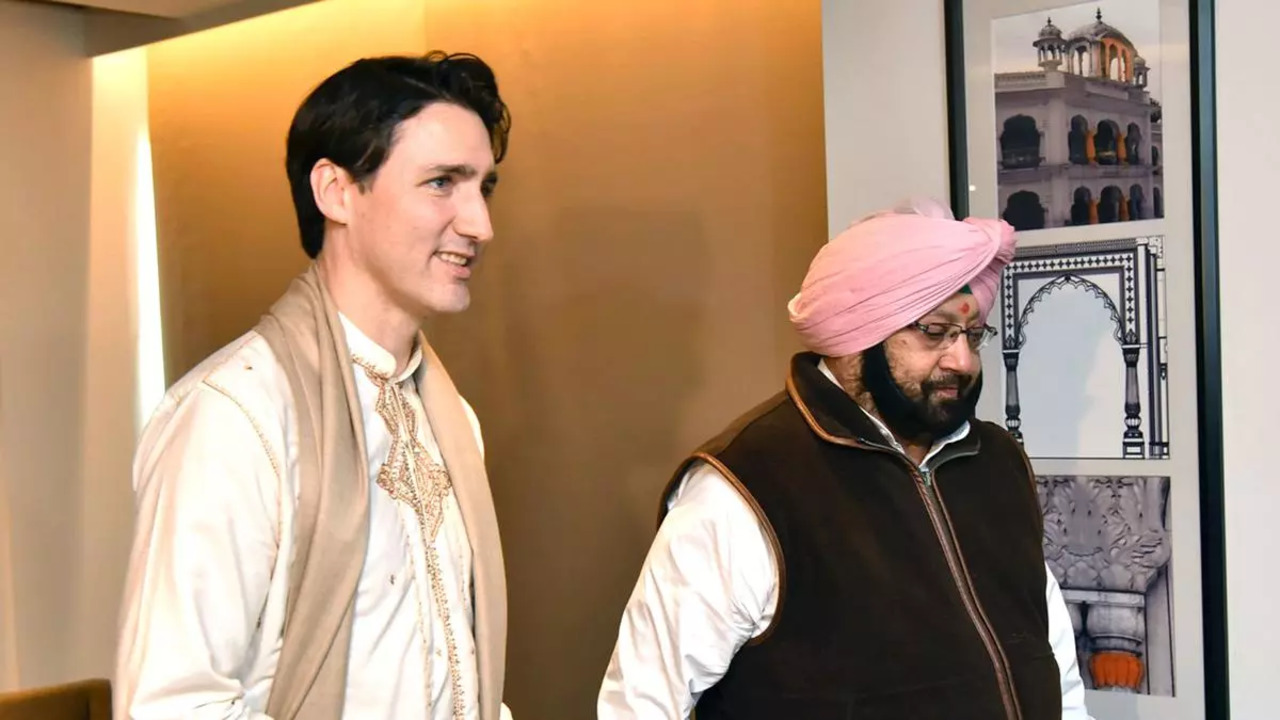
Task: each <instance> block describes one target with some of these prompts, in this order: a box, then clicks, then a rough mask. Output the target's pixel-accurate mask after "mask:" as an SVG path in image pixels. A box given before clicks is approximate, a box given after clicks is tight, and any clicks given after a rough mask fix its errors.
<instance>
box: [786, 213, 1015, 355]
mask: <svg viewBox="0 0 1280 720" xmlns="http://www.w3.org/2000/svg"><path fill="white" fill-rule="evenodd" d="M939 208H941V209H940V210H939ZM898 213H910V214H898ZM1014 244H1015V241H1014V237H1013V228H1012V227H1011V226H1010V225H1009V224H1008V223H1006V222H1004V221H1003V220H984V219H977V218H969V219H967V220H964V221H957V220H954V219H951V217H950V211H949V210H947V209H946V208H945V207H941V206H938V205H937V203H932V205H931V206H930V207H925V208H921V207H919V206H917V205H915V204H914V203H913V204H911V205H909V206H899V207H898V208H895V210H894V211H892V212H888V213H877V214H875V215H872V216H870V217H868V218H865V219H863V220H859V221H858V222H856V223H854V224H853V225H851V226H849V228H848V229H846V230H845V231H844V232H842V233H840V234H839V235H837V236H836V237H835V239H833V240H832V241H831V242H829V243H827V244H826V246H824V247H823V248H822V249H821V250H820V251H818V254H817V256H815V257H814V259H813V262H812V263H811V264H810V265H809V272H808V274H807V275H806V276H805V278H804V284H803V285H802V286H801V288H800V292H799V293H798V294H797V295H796V296H795V297H794V298H792V299H791V302H789V303H788V304H787V310H788V311H789V313H790V315H791V324H792V325H793V326H794V327H795V329H796V331H797V332H798V333H799V334H800V339H801V340H802V341H803V343H804V345H805V346H806V347H807V348H809V350H811V351H813V352H816V353H819V354H822V355H826V356H829V357H840V356H843V355H852V354H854V353H858V352H862V351H863V350H866V349H867V348H869V347H872V346H874V345H876V344H877V343H879V342H881V341H883V340H884V339H885V338H887V337H889V336H890V335H892V334H893V333H895V332H897V331H899V330H901V329H902V328H904V327H906V326H908V325H910V324H911V323H913V322H915V321H917V320H919V319H920V318H921V317H923V316H924V315H926V314H928V313H929V312H930V311H931V310H933V309H934V308H936V307H938V306H939V305H941V304H942V303H943V302H945V301H946V300H947V299H948V298H950V297H951V296H952V295H954V294H955V293H957V292H959V291H960V290H961V289H962V288H964V286H965V285H968V286H969V289H970V290H971V291H972V292H973V297H974V301H975V302H977V304H978V311H979V313H980V314H981V317H983V318H986V316H987V315H988V313H990V312H991V307H992V305H994V304H995V298H996V291H997V285H998V283H999V280H1000V271H1001V269H1003V268H1004V266H1005V265H1007V264H1008V263H1009V261H1010V260H1012V259H1013V253H1014Z"/></svg>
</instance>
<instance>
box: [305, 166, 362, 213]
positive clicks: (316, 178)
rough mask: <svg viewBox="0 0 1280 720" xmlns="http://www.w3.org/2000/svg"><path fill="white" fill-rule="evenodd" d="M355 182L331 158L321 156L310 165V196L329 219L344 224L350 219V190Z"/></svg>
mask: <svg viewBox="0 0 1280 720" xmlns="http://www.w3.org/2000/svg"><path fill="white" fill-rule="evenodd" d="M355 189H357V188H356V183H355V181H354V180H352V179H351V175H350V174H349V173H348V172H347V171H346V170H344V169H342V168H341V167H339V166H338V165H336V164H335V163H334V162H333V161H332V160H329V159H327V158H322V159H321V160H319V161H318V162H316V164H315V165H313V166H312V167H311V196H312V197H313V198H314V199H315V201H316V207H317V208H319V209H320V213H321V214H322V215H324V216H325V217H326V218H328V219H329V220H330V221H332V222H335V223H338V224H339V225H346V224H347V223H348V221H349V220H350V219H351V192H350V191H352V190H355Z"/></svg>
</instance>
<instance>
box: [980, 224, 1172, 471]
mask: <svg viewBox="0 0 1280 720" xmlns="http://www.w3.org/2000/svg"><path fill="white" fill-rule="evenodd" d="M1001 295H1002V297H1001V300H1002V302H1001V320H1002V329H1003V333H1002V334H1003V340H1002V352H1003V355H1004V367H1005V380H1004V399H1005V408H1004V410H1005V420H1004V422H1005V426H1006V427H1007V428H1008V429H1009V431H1010V432H1011V433H1012V434H1013V436H1014V437H1015V438H1016V439H1018V440H1019V441H1020V442H1022V443H1023V445H1024V447H1025V448H1026V450H1027V454H1028V455H1030V456H1031V457H1036V458H1121V459H1164V458H1168V457H1169V453H1170V448H1169V417H1168V406H1169V387H1168V373H1169V358H1168V336H1167V331H1166V324H1165V317H1166V310H1165V289H1164V253H1163V238H1161V237H1139V238H1131V239H1125V240H1107V241H1100V242H1085V243H1071V244H1063V245H1046V246H1032V247H1024V248H1022V249H1020V250H1019V251H1018V254H1017V256H1016V257H1015V258H1014V261H1013V262H1012V263H1010V264H1009V265H1008V267H1006V268H1005V271H1004V275H1003V278H1002V282H1001Z"/></svg>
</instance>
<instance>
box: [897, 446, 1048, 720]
mask: <svg viewBox="0 0 1280 720" xmlns="http://www.w3.org/2000/svg"><path fill="white" fill-rule="evenodd" d="M909 465H910V466H911V474H912V477H913V478H914V479H915V481H916V483H917V488H918V489H919V490H920V497H921V499H922V500H924V506H925V510H927V511H928V513H929V519H930V521H932V523H933V531H934V533H935V534H936V535H937V536H938V543H939V544H940V545H941V546H942V554H943V556H945V557H946V559H947V567H948V568H950V570H951V577H952V579H953V580H954V581H955V583H956V589H957V590H959V591H960V599H961V600H962V601H963V602H964V607H965V610H966V611H967V612H968V613H969V619H970V620H971V621H972V622H973V626H974V628H975V629H976V630H977V631H978V637H980V638H982V644H983V645H984V646H986V649H987V656H988V657H989V658H990V659H991V666H992V669H993V670H995V674H996V685H997V686H998V687H999V688H1000V700H1001V702H1002V703H1003V704H1004V711H1005V715H1006V716H1007V717H1008V718H1009V720H1021V718H1022V711H1021V708H1020V707H1018V699H1017V696H1016V695H1015V694H1014V692H1013V682H1012V680H1011V678H1010V676H1011V673H1010V671H1009V665H1008V662H1007V660H1006V659H1005V656H1004V650H1003V649H1002V648H1001V647H1000V643H999V641H998V640H996V634H995V631H994V630H993V629H992V628H991V626H990V624H989V623H988V621H987V618H986V613H985V612H984V611H983V610H982V606H981V605H980V604H979V602H978V593H977V591H975V590H974V589H973V584H972V582H971V581H970V579H969V574H968V572H967V571H966V570H965V569H964V561H963V560H962V559H961V558H960V550H959V543H958V542H957V541H956V538H955V534H954V533H953V532H952V529H951V524H950V523H949V522H948V521H947V519H946V508H945V507H943V505H942V496H941V495H939V494H938V490H937V486H936V485H935V484H934V482H933V472H932V471H930V470H927V469H925V468H919V467H917V466H916V465H915V463H909Z"/></svg>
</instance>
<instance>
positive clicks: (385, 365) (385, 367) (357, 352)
mask: <svg viewBox="0 0 1280 720" xmlns="http://www.w3.org/2000/svg"><path fill="white" fill-rule="evenodd" d="M338 319H339V320H341V321H342V329H343V330H344V331H345V332H346V335H347V348H348V349H350V350H351V356H352V358H353V359H356V360H360V361H362V362H363V363H364V364H366V365H368V366H369V367H371V368H373V370H374V372H376V373H378V374H379V375H383V376H386V377H388V378H392V379H394V380H395V381H396V382H397V383H400V382H404V381H405V380H406V379H408V378H410V377H412V376H413V374H414V373H416V372H417V371H418V366H419V365H421V364H422V344H421V343H419V342H416V341H415V342H414V344H413V354H412V355H410V356H409V362H408V363H406V364H405V367H404V370H402V371H400V373H399V374H397V373H396V357H395V355H393V354H391V351H390V350H387V349H386V348H384V347H382V346H381V345H379V344H378V343H376V342H374V341H373V340H372V339H370V338H369V336H368V335H365V334H364V333H363V332H361V330H360V328H358V327H356V325H355V323H353V322H351V320H350V319H348V318H347V316H346V315H343V314H342V313H338ZM393 376H394V377H393Z"/></svg>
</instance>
